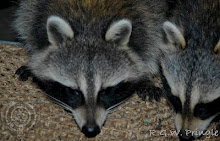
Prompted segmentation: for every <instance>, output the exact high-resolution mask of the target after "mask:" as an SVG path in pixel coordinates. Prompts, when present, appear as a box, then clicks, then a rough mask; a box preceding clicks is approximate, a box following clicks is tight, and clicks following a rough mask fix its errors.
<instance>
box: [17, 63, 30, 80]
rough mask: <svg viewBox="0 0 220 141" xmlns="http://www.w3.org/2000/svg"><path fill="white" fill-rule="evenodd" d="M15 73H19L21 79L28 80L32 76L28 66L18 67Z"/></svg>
mask: <svg viewBox="0 0 220 141" xmlns="http://www.w3.org/2000/svg"><path fill="white" fill-rule="evenodd" d="M15 74H16V75H19V80H20V81H27V80H28V77H30V76H32V74H31V72H30V70H29V69H28V67H27V66H21V67H20V68H18V69H17V71H16V72H15Z"/></svg>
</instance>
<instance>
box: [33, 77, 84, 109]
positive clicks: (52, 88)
mask: <svg viewBox="0 0 220 141" xmlns="http://www.w3.org/2000/svg"><path fill="white" fill-rule="evenodd" d="M33 82H34V83H36V84H37V85H38V86H39V88H40V89H42V90H43V91H44V92H45V93H46V94H47V95H49V97H52V100H54V99H53V98H55V99H57V100H59V101H61V102H63V103H65V104H67V105H68V106H70V107H71V108H72V109H75V108H77V107H79V106H81V105H83V104H84V103H85V100H84V97H83V94H82V93H81V92H80V91H78V90H74V89H72V88H70V87H66V86H64V85H62V84H60V83H58V82H54V81H41V80H39V79H37V78H35V77H34V78H33Z"/></svg>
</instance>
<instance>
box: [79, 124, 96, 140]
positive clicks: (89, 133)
mask: <svg viewBox="0 0 220 141" xmlns="http://www.w3.org/2000/svg"><path fill="white" fill-rule="evenodd" d="M82 132H83V133H84V134H85V136H86V137H88V138H92V137H95V136H96V135H98V134H99V133H100V128H99V127H98V126H84V127H83V128H82Z"/></svg>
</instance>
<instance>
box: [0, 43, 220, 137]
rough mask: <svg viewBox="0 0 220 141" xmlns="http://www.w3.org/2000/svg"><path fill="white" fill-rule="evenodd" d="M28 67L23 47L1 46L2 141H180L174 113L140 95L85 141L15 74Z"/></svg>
mask: <svg viewBox="0 0 220 141" xmlns="http://www.w3.org/2000/svg"><path fill="white" fill-rule="evenodd" d="M27 63H28V56H27V55H26V52H25V51H24V49H22V48H21V47H19V46H14V45H4V44H0V140H4V141H5V140H13V141H14V140H38V141H42V140H57V141H67V140H68V141H70V140H73V141H75V140H97V141H99V140H100V141H103V140H124V141H129V140H134V141H136V140H140V141H142V140H145V141H151V140H152V141H160V140H168V141H169V140H175V141H176V140H178V137H177V136H176V135H171V134H170V132H172V131H175V128H174V120H173V115H172V113H173V112H172V110H171V109H170V108H169V106H168V105H167V104H166V101H165V99H162V101H161V102H153V103H151V102H147V103H145V102H143V101H141V99H140V98H138V96H137V95H134V96H133V97H132V98H131V99H130V100H128V101H127V102H125V103H124V104H122V105H120V106H119V107H118V108H117V109H115V110H114V111H113V112H112V113H111V114H109V116H108V118H107V121H106V123H105V125H104V126H103V127H102V132H101V133H100V134H99V135H98V136H96V137H95V138H92V139H88V138H86V137H85V136H84V135H83V134H82V133H81V132H80V130H79V129H78V127H77V125H76V124H75V121H74V119H73V117H72V116H71V115H69V114H68V113H66V112H65V111H64V110H63V109H62V108H61V107H59V106H57V105H56V104H54V103H52V102H51V101H50V100H49V99H48V98H47V97H46V96H45V94H44V93H43V92H42V91H41V90H40V89H38V88H37V87H36V85H35V84H33V83H32V82H31V79H29V80H28V81H26V82H20V81H18V76H14V72H15V71H16V70H17V69H18V68H19V67H20V66H22V65H25V64H27ZM148 123H149V124H148ZM210 129H215V126H214V125H212V127H210ZM153 133H154V134H153ZM203 140H213V141H214V140H215V141H217V140H220V138H217V137H215V136H211V137H210V138H208V136H207V138H204V139H203Z"/></svg>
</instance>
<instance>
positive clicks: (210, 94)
mask: <svg viewBox="0 0 220 141" xmlns="http://www.w3.org/2000/svg"><path fill="white" fill-rule="evenodd" d="M219 97H220V87H218V88H216V89H210V90H209V91H204V90H203V88H201V87H198V86H195V87H193V89H192V93H191V104H190V106H191V109H192V110H193V109H194V107H195V106H196V105H197V104H198V103H210V102H212V101H214V100H216V99H217V98H219Z"/></svg>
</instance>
